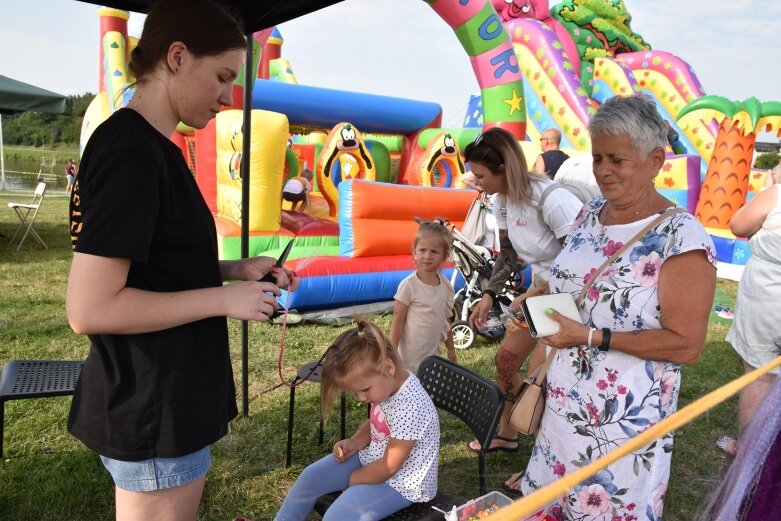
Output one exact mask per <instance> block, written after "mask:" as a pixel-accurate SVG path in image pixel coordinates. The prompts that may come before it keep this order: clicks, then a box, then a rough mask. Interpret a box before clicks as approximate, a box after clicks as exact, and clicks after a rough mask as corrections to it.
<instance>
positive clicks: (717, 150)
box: [677, 96, 781, 229]
mask: <svg viewBox="0 0 781 521" xmlns="http://www.w3.org/2000/svg"><path fill="white" fill-rule="evenodd" d="M684 117H686V119H689V118H692V119H693V118H697V119H701V120H703V121H704V122H706V123H707V122H708V121H710V120H711V119H713V120H715V121H716V122H717V123H719V131H718V134H717V135H716V144H715V145H714V149H713V156H711V160H710V162H709V163H708V170H707V172H706V173H705V181H704V182H703V184H702V188H701V189H700V197H699V200H698V201H697V209H696V211H695V216H696V217H697V219H699V220H700V222H702V224H703V225H705V226H706V227H709V228H722V229H724V228H729V220H730V218H731V217H732V215H733V214H734V213H735V212H736V211H737V210H738V208H740V207H741V206H743V205H744V204H745V202H746V195H747V194H748V184H749V183H748V182H749V174H750V172H751V160H752V157H753V154H754V145H755V142H756V139H757V135H756V134H757V132H758V131H763V130H764V131H766V132H770V131H771V130H775V131H779V130H781V103H779V102H777V101H769V102H767V103H761V102H760V101H759V100H758V99H756V98H753V97H752V98H748V99H747V100H745V101H742V102H733V101H730V100H728V99H727V98H723V97H721V96H702V97H701V98H697V99H696V100H694V101H692V102H690V103H688V104H687V105H686V106H685V107H683V108H682V109H681V111H680V112H679V113H678V118H677V119H678V121H681V120H682V119H684Z"/></svg>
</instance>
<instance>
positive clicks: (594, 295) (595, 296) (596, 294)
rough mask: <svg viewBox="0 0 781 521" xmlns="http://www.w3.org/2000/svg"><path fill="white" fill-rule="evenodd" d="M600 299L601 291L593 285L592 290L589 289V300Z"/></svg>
mask: <svg viewBox="0 0 781 521" xmlns="http://www.w3.org/2000/svg"><path fill="white" fill-rule="evenodd" d="M598 298H599V290H598V289H597V287H596V286H594V285H592V286H591V287H590V288H588V299H589V300H597V299H598Z"/></svg>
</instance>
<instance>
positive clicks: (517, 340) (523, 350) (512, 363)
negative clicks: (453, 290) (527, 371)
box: [496, 328, 536, 438]
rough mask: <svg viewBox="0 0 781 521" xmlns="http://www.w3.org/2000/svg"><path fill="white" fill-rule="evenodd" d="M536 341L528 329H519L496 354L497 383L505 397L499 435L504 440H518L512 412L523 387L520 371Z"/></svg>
mask: <svg viewBox="0 0 781 521" xmlns="http://www.w3.org/2000/svg"><path fill="white" fill-rule="evenodd" d="M535 345H536V341H535V340H534V338H532V336H531V335H530V334H529V330H528V329H523V328H520V329H517V330H515V331H513V332H511V333H509V334H508V335H507V336H505V337H504V340H502V344H501V345H500V346H499V351H498V352H497V353H496V383H497V385H498V386H499V388H500V389H501V390H502V392H503V393H504V396H505V401H504V409H503V410H502V419H501V422H500V424H499V435H500V436H502V437H504V438H517V437H518V433H517V432H515V430H513V428H512V427H510V425H509V423H508V420H509V419H510V411H511V410H512V405H513V402H514V401H515V394H516V393H517V392H518V388H519V387H520V386H521V381H522V380H521V375H520V374H518V371H519V370H520V369H521V366H523V363H524V362H525V361H526V359H527V358H528V357H529V355H530V354H531V352H532V351H533V350H534V346H535Z"/></svg>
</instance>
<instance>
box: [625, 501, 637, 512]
mask: <svg viewBox="0 0 781 521" xmlns="http://www.w3.org/2000/svg"><path fill="white" fill-rule="evenodd" d="M636 506H637V505H635V504H634V503H629V504H628V505H627V506H626V509H627V510H629V511H630V512H631V511H632V510H634V509H635V507H636Z"/></svg>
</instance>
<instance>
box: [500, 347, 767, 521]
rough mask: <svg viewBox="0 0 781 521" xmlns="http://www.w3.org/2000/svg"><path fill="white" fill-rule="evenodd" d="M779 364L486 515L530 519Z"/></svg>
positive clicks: (720, 390)
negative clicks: (622, 459) (624, 458)
mask: <svg viewBox="0 0 781 521" xmlns="http://www.w3.org/2000/svg"><path fill="white" fill-rule="evenodd" d="M778 366H781V356H779V357H778V358H776V359H775V360H773V361H772V362H770V363H769V364H767V365H765V366H763V367H760V368H759V369H757V370H755V371H752V372H750V373H748V374H745V375H743V376H741V377H740V378H737V379H735V380H733V381H731V382H729V383H727V384H726V385H724V386H722V387H719V388H718V389H716V390H715V391H712V392H710V393H708V394H706V395H705V396H703V397H702V398H700V399H699V400H697V401H695V402H692V403H690V404H689V405H687V406H686V407H684V408H683V409H681V410H679V411H677V412H676V413H674V414H672V415H670V416H668V417H667V418H665V419H664V420H662V421H660V422H659V423H657V424H656V425H654V426H652V427H650V428H649V429H648V430H646V431H644V432H642V433H641V434H638V435H637V436H635V437H634V438H632V439H631V440H629V441H627V442H626V443H624V444H623V445H621V446H620V447H618V448H616V449H615V450H614V451H612V452H610V453H608V454H605V455H604V456H602V457H601V458H599V459H598V460H597V461H595V462H593V463H590V464H588V465H586V466H585V467H582V468H580V469H578V470H576V471H574V472H572V473H571V474H567V475H566V476H563V477H562V478H561V479H558V480H556V481H554V482H553V483H551V484H550V485H547V486H545V487H543V488H541V489H539V490H536V491H535V492H533V493H532V494H529V495H528V496H525V497H522V498H520V499H518V500H516V501H514V502H513V503H512V504H510V505H507V506H506V507H504V508H502V509H501V510H499V511H497V512H495V513H494V514H492V515H490V516H489V517H487V518H485V519H486V521H517V520H520V519H526V517H527V516H529V515H531V514H534V513H535V512H538V511H539V510H541V509H542V508H543V507H544V506H546V505H547V504H549V503H552V502H553V501H555V500H557V499H559V498H560V497H562V496H563V495H565V494H566V493H567V492H569V491H570V490H572V489H573V488H575V486H576V485H578V483H581V482H583V481H585V480H586V479H588V478H590V477H591V476H593V475H594V474H596V473H597V472H599V471H600V470H602V469H604V468H605V467H607V466H608V465H610V464H611V463H613V462H615V461H616V460H618V459H620V458H623V457H624V456H626V455H628V454H630V453H632V452H633V451H635V450H638V449H640V448H642V447H645V446H646V445H648V444H650V443H651V442H652V441H654V440H656V439H658V438H661V437H662V436H664V435H665V434H668V433H670V432H672V431H674V430H675V429H677V428H679V427H681V426H682V425H685V424H687V423H689V422H690V421H691V420H693V419H694V418H696V417H697V416H699V415H701V414H702V413H704V412H706V411H708V410H709V409H711V408H713V407H715V406H716V405H718V404H720V403H721V402H723V401H725V400H727V399H728V398H730V397H731V396H733V395H734V394H736V393H738V392H739V391H740V390H741V389H743V388H744V387H746V386H747V385H749V384H750V383H752V382H754V381H755V380H758V379H759V378H760V377H761V376H762V375H764V374H765V373H767V372H768V371H770V370H772V369H773V368H775V367H778Z"/></svg>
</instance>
